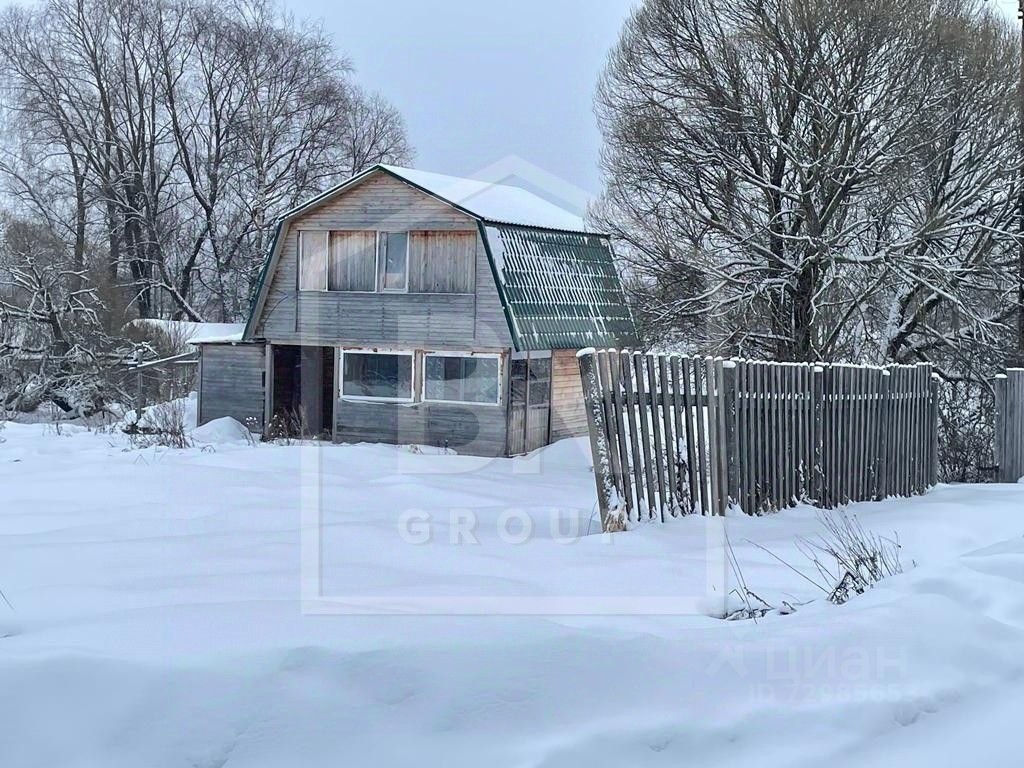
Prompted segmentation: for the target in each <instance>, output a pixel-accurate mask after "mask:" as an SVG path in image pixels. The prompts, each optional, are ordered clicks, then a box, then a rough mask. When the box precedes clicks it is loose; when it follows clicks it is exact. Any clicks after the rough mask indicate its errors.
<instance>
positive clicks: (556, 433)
mask: <svg viewBox="0 0 1024 768" xmlns="http://www.w3.org/2000/svg"><path fill="white" fill-rule="evenodd" d="M586 434H587V409H586V406H585V404H584V402H583V381H582V379H581V378H580V367H579V363H577V362H576V350H574V349H556V350H554V351H553V352H552V353H551V442H554V441H556V440H563V439H565V438H567V437H582V436H583V435H586Z"/></svg>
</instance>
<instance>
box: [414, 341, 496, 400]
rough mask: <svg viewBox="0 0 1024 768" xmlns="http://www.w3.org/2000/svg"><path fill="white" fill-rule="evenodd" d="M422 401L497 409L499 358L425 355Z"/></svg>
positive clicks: (444, 353) (453, 354) (464, 355)
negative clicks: (480, 405) (491, 406)
mask: <svg viewBox="0 0 1024 768" xmlns="http://www.w3.org/2000/svg"><path fill="white" fill-rule="evenodd" d="M423 399H424V400H425V401H433V402H443V403H478V404H482V405H498V404H499V403H500V402H501V361H500V359H499V357H498V355H468V354H464V353H450V352H427V353H426V354H424V356H423Z"/></svg>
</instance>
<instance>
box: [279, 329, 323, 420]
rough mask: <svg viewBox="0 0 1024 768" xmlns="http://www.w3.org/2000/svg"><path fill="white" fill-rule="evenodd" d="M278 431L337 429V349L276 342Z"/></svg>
mask: <svg viewBox="0 0 1024 768" xmlns="http://www.w3.org/2000/svg"><path fill="white" fill-rule="evenodd" d="M273 350H274V388H273V393H272V400H271V413H272V420H271V426H272V429H273V430H274V431H277V432H281V433H282V434H283V435H287V436H289V437H311V436H314V435H320V436H325V437H330V436H331V435H332V434H333V432H334V348H333V347H300V346H279V345H276V344H275V345H274V346H273Z"/></svg>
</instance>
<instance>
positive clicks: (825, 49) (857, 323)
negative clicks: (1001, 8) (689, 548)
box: [595, 0, 1020, 360]
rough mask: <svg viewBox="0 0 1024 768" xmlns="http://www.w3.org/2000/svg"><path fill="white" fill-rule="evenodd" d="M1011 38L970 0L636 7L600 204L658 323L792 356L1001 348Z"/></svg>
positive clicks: (689, 1) (608, 95)
mask: <svg viewBox="0 0 1024 768" xmlns="http://www.w3.org/2000/svg"><path fill="white" fill-rule="evenodd" d="M1015 52H1016V49H1015V47H1014V43H1013V40H1012V38H1011V36H1010V35H1009V31H1008V29H1007V26H1006V25H1005V23H1003V22H1001V21H999V20H997V19H996V18H995V17H994V16H993V15H991V13H990V12H989V11H988V10H987V9H986V8H985V7H984V6H983V5H982V4H980V3H977V2H974V1H973V0H860V1H859V2H856V3H841V4H836V3H832V2H828V1H827V0H726V1H725V2H716V1H714V0H647V2H645V3H644V4H643V5H642V6H641V7H640V8H639V9H638V10H637V11H636V12H635V13H634V14H633V16H632V17H631V18H630V20H629V21H628V22H627V24H626V27H625V29H624V31H623V34H622V38H621V41H620V43H619V45H618V47H617V48H616V49H615V50H614V51H613V53H612V54H611V57H610V60H609V63H608V68H607V71H606V73H605V75H604V77H603V79H602V81H601V84H600V87H599V93H598V114H599V118H600V121H601V126H602V130H603V132H604V136H605V149H604V154H603V166H604V169H605V173H606V178H607V192H606V195H605V198H604V200H603V201H602V203H601V205H600V206H599V207H598V208H597V209H596V211H595V212H596V214H597V215H598V217H599V218H600V219H601V221H602V222H603V224H604V226H605V227H606V228H608V229H609V230H610V231H612V232H613V233H615V234H616V235H617V236H618V237H619V238H620V239H621V240H622V242H623V248H622V249H621V252H622V253H623V255H624V258H625V260H626V266H627V269H628V271H629V272H630V274H631V277H632V279H633V281H634V284H635V285H637V286H639V287H640V288H641V291H640V295H639V298H638V300H639V301H640V302H643V303H644V304H645V310H646V312H647V313H648V314H649V315H650V319H651V321H652V324H655V323H656V324H657V325H658V326H659V327H661V328H662V329H664V328H665V327H675V328H677V329H680V328H682V329H686V330H687V331H689V332H692V331H693V329H695V328H699V329H700V334H701V335H700V343H701V344H702V345H703V346H712V347H715V346H717V347H719V348H722V349H725V350H729V351H733V352H741V353H746V354H758V355H770V356H772V357H776V358H780V359H791V360H814V359H821V358H837V357H843V356H847V357H856V358H873V359H885V358H890V359H900V360H910V359H933V360H941V359H942V357H943V355H950V354H955V349H956V347H957V346H958V345H962V344H978V343H985V344H991V345H993V346H996V345H998V344H1000V343H1002V342H1001V341H1000V339H1002V338H1003V337H1004V335H1005V332H1006V330H1007V326H1006V322H1007V320H1008V318H1009V314H1010V313H1011V312H1012V299H1009V305H1008V296H1009V290H1008V289H1009V287H1010V286H1011V285H1012V282H1010V281H1008V274H1007V269H1008V264H1009V255H1010V254H1011V253H1012V249H1013V246H1014V242H1015V240H1014V236H1013V235H1012V234H1011V233H1010V231H1009V230H1010V229H1011V227H1010V224H1011V221H1012V217H1013V215H1014V211H1013V201H1014V199H1015V194H1016V193H1015V190H1014V185H1015V184H1016V179H1017V174H1018V170H1019V166H1020V157H1019V151H1018V149H1017V148H1016V142H1015V141H1014V133H1015V131H1016V121H1015V117H1014V113H1013V104H1014V102H1013V93H1014V77H1013V75H1014V72H1015V69H1014V67H1015V63H1014V56H1015Z"/></svg>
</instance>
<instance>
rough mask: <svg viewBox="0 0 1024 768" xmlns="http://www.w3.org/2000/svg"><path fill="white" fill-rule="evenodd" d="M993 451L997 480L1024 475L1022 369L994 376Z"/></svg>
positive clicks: (1023, 387) (1013, 480) (1017, 477)
mask: <svg viewBox="0 0 1024 768" xmlns="http://www.w3.org/2000/svg"><path fill="white" fill-rule="evenodd" d="M995 393H996V434H995V440H996V445H995V454H996V463H997V464H998V465H999V478H998V479H999V482H1001V483H1016V482H1018V481H1019V480H1021V479H1022V478H1024V369H1022V368H1011V369H1010V370H1008V371H1007V372H1006V374H1005V375H1002V376H999V377H997V378H996V380H995Z"/></svg>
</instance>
